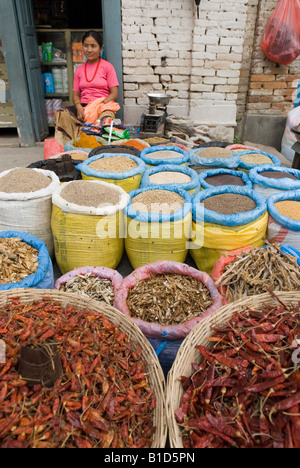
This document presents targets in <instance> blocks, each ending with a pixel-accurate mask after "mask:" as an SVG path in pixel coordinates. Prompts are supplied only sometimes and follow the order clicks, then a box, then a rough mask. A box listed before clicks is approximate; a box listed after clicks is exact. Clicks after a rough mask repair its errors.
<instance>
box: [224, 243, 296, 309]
mask: <svg viewBox="0 0 300 468" xmlns="http://www.w3.org/2000/svg"><path fill="white" fill-rule="evenodd" d="M280 247H281V245H280V244H269V245H268V246H266V247H264V248H262V249H259V248H253V249H252V250H250V251H249V252H243V253H242V254H241V255H239V256H237V260H235V261H233V262H231V263H230V264H229V265H227V266H226V267H225V269H224V273H223V274H222V276H221V277H220V278H219V279H218V280H217V281H216V285H217V286H218V287H221V288H222V287H223V286H224V287H225V291H226V292H225V297H226V299H227V300H228V301H229V302H234V301H237V300H239V299H242V298H243V297H246V296H254V295H256V294H262V293H265V292H266V291H267V289H271V290H272V291H295V290H296V291H297V290H299V289H300V267H299V265H298V263H297V259H296V257H294V256H293V255H289V254H285V253H284V252H282V251H281V250H280Z"/></svg>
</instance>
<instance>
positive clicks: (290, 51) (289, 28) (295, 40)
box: [261, 0, 300, 65]
mask: <svg viewBox="0 0 300 468" xmlns="http://www.w3.org/2000/svg"><path fill="white" fill-rule="evenodd" d="M261 48H262V50H263V51H264V53H265V55H266V57H267V58H268V59H269V60H272V62H276V63H280V64H281V65H289V64H290V63H292V62H293V61H294V60H295V59H296V58H297V57H298V55H300V1H299V0H280V1H279V3H278V5H277V7H276V9H275V10H274V12H273V14H272V15H271V17H270V19H269V21H268V24H267V26H266V29H265V31H264V35H263V39H262V43H261Z"/></svg>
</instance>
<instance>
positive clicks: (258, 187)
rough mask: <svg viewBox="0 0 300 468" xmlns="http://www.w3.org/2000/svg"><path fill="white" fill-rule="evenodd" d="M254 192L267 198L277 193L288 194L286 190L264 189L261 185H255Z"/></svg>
mask: <svg viewBox="0 0 300 468" xmlns="http://www.w3.org/2000/svg"><path fill="white" fill-rule="evenodd" d="M253 190H255V192H258V193H260V194H261V195H263V196H264V197H265V198H269V197H271V196H272V195H275V194H276V193H281V192H286V190H280V189H278V188H277V189H276V188H271V187H264V186H263V185H261V184H253ZM299 190H300V189H299Z"/></svg>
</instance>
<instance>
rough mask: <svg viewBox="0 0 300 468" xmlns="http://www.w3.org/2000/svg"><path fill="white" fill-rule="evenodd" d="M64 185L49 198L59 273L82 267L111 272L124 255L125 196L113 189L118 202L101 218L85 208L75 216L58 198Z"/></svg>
mask: <svg viewBox="0 0 300 468" xmlns="http://www.w3.org/2000/svg"><path fill="white" fill-rule="evenodd" d="M70 183H73V182H70ZM96 183H100V184H103V182H96ZM64 185H65V184H63V185H62V186H61V187H60V189H59V191H58V192H57V193H56V194H55V195H54V196H53V206H52V219H51V228H52V233H53V240H54V250H55V257H56V261H57V265H58V267H59V269H60V271H61V273H62V274H65V273H67V272H69V271H71V270H73V269H75V268H79V267H83V266H99V267H100V266H102V267H107V268H111V269H115V268H116V267H117V265H118V264H119V263H120V261H121V259H122V256H123V253H124V211H123V210H124V208H125V206H126V205H127V203H128V201H129V197H128V195H127V194H126V193H125V192H124V191H123V190H121V189H120V188H116V189H117V190H118V191H121V192H122V194H123V195H121V201H120V203H119V204H118V205H117V206H116V207H114V206H113V207H108V208H107V209H106V212H105V214H103V215H101V214H97V210H98V211H99V212H100V209H95V213H91V212H92V210H88V209H87V207H78V212H76V210H73V212H72V208H70V207H68V204H66V202H65V201H62V200H63V199H62V197H60V192H61V189H62V188H63V186H64ZM107 185H108V184H107ZM63 202H64V203H63ZM64 205H65V206H64ZM69 205H70V204H69ZM75 206H77V205H75ZM84 209H85V212H84ZM80 210H81V211H82V212H80ZM74 211H75V212H74ZM102 211H104V209H103V210H102Z"/></svg>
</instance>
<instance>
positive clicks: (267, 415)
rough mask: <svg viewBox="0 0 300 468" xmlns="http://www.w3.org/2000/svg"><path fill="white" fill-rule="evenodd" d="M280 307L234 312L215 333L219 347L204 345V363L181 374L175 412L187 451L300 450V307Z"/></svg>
mask: <svg viewBox="0 0 300 468" xmlns="http://www.w3.org/2000/svg"><path fill="white" fill-rule="evenodd" d="M273 295H274V294H273ZM275 297H276V296H275ZM278 302H279V306H276V305H275V306H269V305H264V306H263V308H262V310H256V309H255V310H251V309H249V308H248V309H246V310H244V311H242V312H240V313H234V315H233V317H232V319H231V320H229V321H228V322H227V323H226V324H225V326H224V327H218V328H214V329H213V331H214V334H213V336H212V337H211V338H209V340H208V342H210V343H211V344H212V348H211V349H208V348H206V347H205V346H202V345H199V346H196V348H197V349H198V350H199V351H200V353H201V355H202V360H201V363H200V365H197V364H194V365H193V367H194V372H193V373H192V375H191V376H190V377H181V381H182V384H183V388H184V395H183V397H182V400H181V406H180V408H178V409H177V411H176V412H175V416H176V419H177V422H178V424H179V425H180V426H181V428H182V431H183V432H182V440H183V445H184V447H185V448H197V447H203V448H204V447H209V448H221V447H239V448H258V447H264V448H275V447H282V448H285V447H287V448H294V447H295V448H299V446H300V435H299V434H300V410H299V408H300V364H299V362H296V361H294V360H293V352H294V348H293V343H294V342H295V340H297V339H299V338H300V327H299V323H300V304H299V306H298V305H295V306H292V305H285V304H284V303H282V301H280V300H279V299H278Z"/></svg>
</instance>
